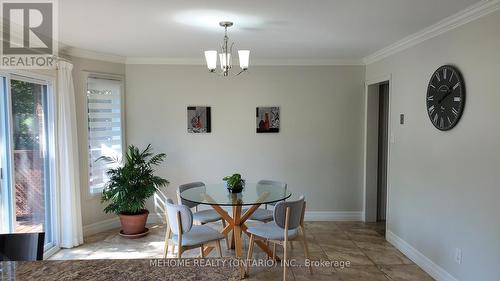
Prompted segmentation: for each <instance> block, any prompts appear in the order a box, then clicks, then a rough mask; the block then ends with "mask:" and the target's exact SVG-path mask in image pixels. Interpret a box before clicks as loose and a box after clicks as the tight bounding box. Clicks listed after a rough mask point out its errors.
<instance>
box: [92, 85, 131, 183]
mask: <svg viewBox="0 0 500 281" xmlns="http://www.w3.org/2000/svg"><path fill="white" fill-rule="evenodd" d="M122 85H123V82H122V81H120V80H113V79H103V78H94V77H89V78H88V79H87V108H88V144H89V146H88V153H89V158H88V159H89V186H90V192H91V193H97V192H101V191H102V188H103V187H104V185H105V183H106V182H107V181H108V177H107V175H106V171H107V170H108V169H109V168H112V167H113V166H116V165H115V164H109V163H105V162H104V161H99V162H96V160H97V159H98V158H99V157H101V156H110V157H114V158H117V159H121V157H122V155H123V120H122V113H123V112H122Z"/></svg>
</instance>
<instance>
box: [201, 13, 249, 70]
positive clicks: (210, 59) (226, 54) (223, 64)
mask: <svg viewBox="0 0 500 281" xmlns="http://www.w3.org/2000/svg"><path fill="white" fill-rule="evenodd" d="M219 25H220V26H222V27H224V41H223V42H222V45H221V50H220V53H217V51H214V50H209V51H205V60H206V63H207V68H208V71H209V72H212V73H214V72H216V69H217V55H219V56H218V57H219V64H220V68H221V73H220V74H221V75H222V76H229V72H230V69H231V68H232V62H231V60H232V51H233V45H234V43H231V44H229V37H228V36H227V28H228V27H231V26H233V23H232V22H229V21H222V22H220V23H219ZM238 57H239V62H240V68H241V70H240V71H239V72H238V73H237V74H236V75H240V74H241V73H243V72H244V71H246V70H248V65H249V62H250V51H249V50H239V51H238Z"/></svg>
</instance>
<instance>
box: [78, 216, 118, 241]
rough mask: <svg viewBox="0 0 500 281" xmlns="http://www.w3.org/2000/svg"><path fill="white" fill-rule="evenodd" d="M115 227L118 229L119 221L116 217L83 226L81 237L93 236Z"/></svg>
mask: <svg viewBox="0 0 500 281" xmlns="http://www.w3.org/2000/svg"><path fill="white" fill-rule="evenodd" d="M117 227H120V219H119V218H118V217H113V218H110V219H106V220H103V221H99V222H95V223H91V224H87V225H84V226H83V236H89V235H94V234H97V233H99V232H103V231H106V230H110V229H113V228H117Z"/></svg>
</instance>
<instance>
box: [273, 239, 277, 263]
mask: <svg viewBox="0 0 500 281" xmlns="http://www.w3.org/2000/svg"><path fill="white" fill-rule="evenodd" d="M273 261H276V243H273Z"/></svg>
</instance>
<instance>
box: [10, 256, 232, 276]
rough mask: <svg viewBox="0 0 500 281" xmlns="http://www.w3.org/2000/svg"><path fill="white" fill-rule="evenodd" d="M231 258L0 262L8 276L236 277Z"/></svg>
mask: <svg viewBox="0 0 500 281" xmlns="http://www.w3.org/2000/svg"><path fill="white" fill-rule="evenodd" d="M234 262H235V260H234V259H217V258H209V259H180V260H177V259H142V260H139V259H133V260H65V261H32V262H0V281H11V280H23V281H24V280H37V281H49V280H50V281H52V280H57V281H59V280H68V281H69V280H85V281H94V280H103V281H104V280H106V281H107V280H117V281H121V280H137V281H139V280H204V281H209V280H210V281H211V280H214V281H215V280H240V276H239V268H238V266H237V263H234Z"/></svg>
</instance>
